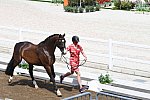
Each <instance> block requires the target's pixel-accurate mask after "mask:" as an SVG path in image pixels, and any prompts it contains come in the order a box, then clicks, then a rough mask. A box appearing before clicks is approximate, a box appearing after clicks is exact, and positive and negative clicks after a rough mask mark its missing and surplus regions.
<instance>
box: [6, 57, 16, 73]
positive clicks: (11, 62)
mask: <svg viewBox="0 0 150 100" xmlns="http://www.w3.org/2000/svg"><path fill="white" fill-rule="evenodd" d="M13 63H14V57H13V56H12V58H11V60H10V62H9V63H8V65H7V68H6V70H5V74H6V75H13V72H14V67H13Z"/></svg>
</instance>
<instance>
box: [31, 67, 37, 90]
mask: <svg viewBox="0 0 150 100" xmlns="http://www.w3.org/2000/svg"><path fill="white" fill-rule="evenodd" d="M29 73H30V76H31V78H32V82H33V84H34V87H35V88H36V89H37V88H38V85H37V83H36V81H35V79H34V76H33V65H32V64H29Z"/></svg>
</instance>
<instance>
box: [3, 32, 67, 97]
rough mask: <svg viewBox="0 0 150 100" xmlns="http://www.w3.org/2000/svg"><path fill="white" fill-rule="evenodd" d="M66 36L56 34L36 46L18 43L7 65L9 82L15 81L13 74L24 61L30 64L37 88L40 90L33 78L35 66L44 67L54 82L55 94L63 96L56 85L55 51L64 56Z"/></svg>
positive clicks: (30, 71)
mask: <svg viewBox="0 0 150 100" xmlns="http://www.w3.org/2000/svg"><path fill="white" fill-rule="evenodd" d="M64 37H65V34H64V35H61V34H54V35H51V36H49V37H47V38H46V39H45V40H44V41H42V42H40V43H39V44H38V45H35V44H33V43H31V42H19V43H16V45H15V47H14V52H13V56H12V58H11V60H10V62H9V63H8V65H7V68H6V71H5V74H6V75H10V78H9V81H8V82H11V81H12V79H13V72H14V69H15V67H16V66H17V65H18V64H19V63H20V62H21V60H22V59H24V60H25V61H26V62H27V63H28V64H29V73H30V76H31V78H32V81H33V84H34V85H35V88H38V85H37V84H36V81H35V79H34V77H33V65H38V66H44V68H45V70H46V72H47V74H48V75H49V77H50V79H51V81H52V82H53V85H54V88H55V92H56V94H57V95H58V96H61V92H60V91H59V89H58V88H57V86H56V83H55V72H54V66H53V64H54V63H55V55H54V52H55V49H56V47H58V48H59V49H60V51H61V53H62V54H64V50H65V48H66V46H65V45H66V40H65V38H64Z"/></svg>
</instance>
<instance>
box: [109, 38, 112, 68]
mask: <svg viewBox="0 0 150 100" xmlns="http://www.w3.org/2000/svg"><path fill="white" fill-rule="evenodd" d="M112 67H113V58H112V39H109V66H108V69H111V68H112Z"/></svg>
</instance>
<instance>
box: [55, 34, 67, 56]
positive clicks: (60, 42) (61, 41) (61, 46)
mask: <svg viewBox="0 0 150 100" xmlns="http://www.w3.org/2000/svg"><path fill="white" fill-rule="evenodd" d="M56 46H57V47H58V48H59V49H60V51H61V53H62V54H64V51H65V49H66V40H65V34H63V35H61V34H59V38H58V40H57V41H56Z"/></svg>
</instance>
